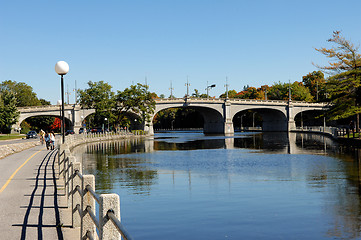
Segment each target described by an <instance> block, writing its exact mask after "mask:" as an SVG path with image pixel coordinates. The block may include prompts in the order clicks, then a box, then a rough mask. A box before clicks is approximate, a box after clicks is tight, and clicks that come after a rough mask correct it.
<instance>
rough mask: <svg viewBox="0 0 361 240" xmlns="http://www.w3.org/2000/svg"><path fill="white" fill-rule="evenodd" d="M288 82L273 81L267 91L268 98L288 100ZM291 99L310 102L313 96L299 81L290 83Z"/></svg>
mask: <svg viewBox="0 0 361 240" xmlns="http://www.w3.org/2000/svg"><path fill="white" fill-rule="evenodd" d="M289 90H290V84H289V83H281V82H278V83H275V84H274V85H273V86H271V87H270V89H269V90H268V92H267V97H268V99H270V100H288V99H289ZM291 99H292V100H295V101H306V102H310V101H312V100H313V97H312V95H311V93H310V90H309V89H308V88H306V87H305V86H304V85H303V83H301V82H297V81H296V82H294V83H292V84H291Z"/></svg>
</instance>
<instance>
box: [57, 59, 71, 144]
mask: <svg viewBox="0 0 361 240" xmlns="http://www.w3.org/2000/svg"><path fill="white" fill-rule="evenodd" d="M55 72H56V73H57V74H58V75H60V76H61V118H62V119H61V135H62V139H63V143H65V131H64V130H65V121H64V120H65V118H64V79H63V78H64V75H66V74H67V73H68V72H69V65H68V64H67V63H66V62H64V61H59V62H57V63H56V64H55Z"/></svg>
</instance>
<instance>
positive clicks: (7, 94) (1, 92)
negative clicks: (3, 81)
mask: <svg viewBox="0 0 361 240" xmlns="http://www.w3.org/2000/svg"><path fill="white" fill-rule="evenodd" d="M18 117H19V112H18V110H17V108H16V97H15V94H14V93H13V92H12V91H10V90H8V89H0V132H2V133H9V132H10V130H11V125H13V124H15V123H16V122H17V119H18Z"/></svg>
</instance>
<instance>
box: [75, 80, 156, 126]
mask: <svg viewBox="0 0 361 240" xmlns="http://www.w3.org/2000/svg"><path fill="white" fill-rule="evenodd" d="M88 86H89V87H88V88H87V89H84V90H79V103H80V105H81V106H82V107H83V108H95V114H94V115H92V116H90V117H89V119H88V124H90V126H91V127H99V126H101V125H102V124H104V123H106V122H105V118H107V122H108V123H109V125H111V126H113V127H117V126H129V125H130V124H131V120H132V119H130V117H129V116H130V115H132V114H136V115H137V116H138V117H136V118H137V120H138V121H139V122H140V123H143V122H148V121H151V116H152V114H153V112H154V108H155V101H154V98H155V97H157V95H156V94H155V93H151V92H149V91H148V86H147V85H142V84H140V83H138V84H137V85H131V86H130V87H129V88H126V89H124V91H119V90H118V91H117V94H115V93H114V92H113V91H112V86H111V85H109V84H108V83H105V82H104V81H99V82H91V81H90V82H88ZM133 118H135V117H133ZM89 122H90V123H89Z"/></svg>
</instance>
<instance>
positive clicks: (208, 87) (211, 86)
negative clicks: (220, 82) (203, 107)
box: [206, 82, 216, 99]
mask: <svg viewBox="0 0 361 240" xmlns="http://www.w3.org/2000/svg"><path fill="white" fill-rule="evenodd" d="M214 87H216V84H212V85H209V86H208V82H207V88H206V90H207V99H208V98H209V89H212V88H214Z"/></svg>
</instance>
